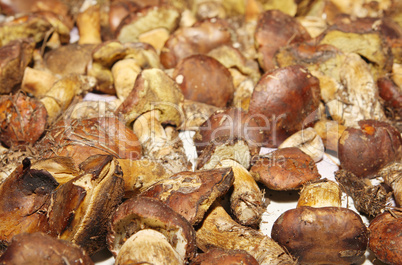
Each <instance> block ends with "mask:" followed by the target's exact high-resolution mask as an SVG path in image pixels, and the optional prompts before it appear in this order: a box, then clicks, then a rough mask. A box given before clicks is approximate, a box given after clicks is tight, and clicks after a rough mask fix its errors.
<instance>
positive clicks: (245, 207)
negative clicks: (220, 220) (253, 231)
mask: <svg viewBox="0 0 402 265" xmlns="http://www.w3.org/2000/svg"><path fill="white" fill-rule="evenodd" d="M216 168H232V170H233V176H234V182H233V191H232V193H231V194H230V209H231V213H232V214H233V216H234V218H235V220H236V221H237V222H238V223H239V224H241V225H246V226H252V227H258V226H259V224H260V222H261V218H262V214H263V213H264V212H265V209H266V206H267V205H268V202H267V201H265V200H264V194H263V192H262V191H261V190H260V188H259V187H258V185H257V183H256V182H255V180H254V178H253V176H251V174H250V172H248V171H247V169H246V168H244V167H243V166H242V165H240V164H239V163H237V162H236V161H234V160H232V159H225V160H222V161H220V162H219V164H218V165H217V166H216Z"/></svg>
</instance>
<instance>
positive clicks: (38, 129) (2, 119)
mask: <svg viewBox="0 0 402 265" xmlns="http://www.w3.org/2000/svg"><path fill="white" fill-rule="evenodd" d="M46 125H47V111H46V109H45V107H44V106H43V104H42V103H41V102H40V101H39V100H37V99H35V98H30V97H28V96H26V95H24V94H22V93H18V94H16V95H13V96H1V97H0V141H1V142H2V143H3V144H4V145H6V146H8V147H14V148H20V149H25V147H26V145H33V144H35V142H36V141H37V140H38V139H39V138H40V137H41V136H42V134H43V133H44V131H45V128H46Z"/></svg>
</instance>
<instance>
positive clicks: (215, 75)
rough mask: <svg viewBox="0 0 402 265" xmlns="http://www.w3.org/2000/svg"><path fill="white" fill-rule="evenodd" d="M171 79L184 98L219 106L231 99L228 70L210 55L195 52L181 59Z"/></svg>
mask: <svg viewBox="0 0 402 265" xmlns="http://www.w3.org/2000/svg"><path fill="white" fill-rule="evenodd" d="M173 79H174V80H176V82H177V83H178V84H179V86H180V88H181V90H182V92H183V95H184V97H185V98H186V99H189V100H194V101H198V102H202V103H206V104H209V105H214V106H217V107H220V108H223V107H226V106H228V105H229V104H230V103H231V101H232V100H233V93H234V86H233V80H232V76H231V74H230V72H229V70H228V69H227V68H226V67H225V66H223V65H222V64H221V63H220V62H219V61H217V60H215V59H214V58H212V57H209V56H206V55H202V54H197V55H192V56H189V57H186V58H184V59H183V60H181V61H180V62H179V63H178V64H177V66H176V68H175V70H174V72H173Z"/></svg>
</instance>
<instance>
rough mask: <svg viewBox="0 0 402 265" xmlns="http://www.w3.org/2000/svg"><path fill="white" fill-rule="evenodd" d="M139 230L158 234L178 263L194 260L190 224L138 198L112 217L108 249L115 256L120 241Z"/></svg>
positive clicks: (153, 201)
mask: <svg viewBox="0 0 402 265" xmlns="http://www.w3.org/2000/svg"><path fill="white" fill-rule="evenodd" d="M143 229H153V230H156V231H158V232H160V233H162V234H163V235H164V236H165V237H166V238H167V240H168V241H169V243H170V244H171V245H172V247H173V248H174V249H175V250H176V252H177V253H178V254H179V256H180V259H181V261H182V262H184V261H186V260H191V259H192V258H193V257H194V255H195V253H196V249H197V247H196V244H195V231H194V228H193V227H192V226H191V224H190V223H189V222H188V221H187V220H186V219H185V218H184V217H183V216H181V215H180V214H178V213H176V212H175V211H174V210H173V209H172V208H170V207H169V206H167V205H166V204H164V203H163V202H161V201H159V200H157V199H153V198H147V197H141V196H139V197H136V198H132V199H129V200H127V201H125V202H123V203H122V204H121V205H120V206H119V207H118V208H117V210H116V211H115V213H114V214H113V215H112V217H111V223H110V226H109V233H108V236H107V244H108V248H109V250H110V251H111V252H112V254H113V255H114V256H117V255H118V254H119V252H120V251H121V250H122V248H123V246H124V242H125V241H127V239H129V238H130V237H131V236H132V235H134V234H135V233H137V232H139V231H140V230H143Z"/></svg>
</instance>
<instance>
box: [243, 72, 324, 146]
mask: <svg viewBox="0 0 402 265" xmlns="http://www.w3.org/2000/svg"><path fill="white" fill-rule="evenodd" d="M319 102H320V85H319V80H318V79H317V78H316V77H314V76H312V75H311V74H310V73H309V72H308V71H307V70H306V69H304V68H303V67H301V66H298V65H292V66H288V67H285V68H279V69H276V70H273V71H271V72H267V73H265V74H264V75H263V76H262V77H261V79H260V81H258V83H257V85H256V87H255V89H254V92H253V94H252V96H251V100H250V106H249V114H250V115H251V116H252V117H253V118H254V119H256V120H257V122H258V123H259V124H260V126H261V127H262V129H263V130H264V137H265V138H264V146H266V147H276V146H278V145H279V144H281V143H282V142H283V141H284V140H285V139H286V138H288V137H289V136H290V135H292V134H293V133H295V132H297V131H300V130H301V129H303V128H305V126H307V125H310V124H311V123H312V122H314V121H315V112H316V111H317V109H318V105H319Z"/></svg>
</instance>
